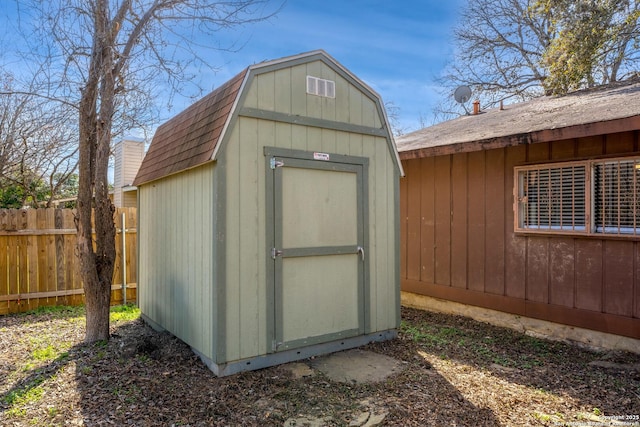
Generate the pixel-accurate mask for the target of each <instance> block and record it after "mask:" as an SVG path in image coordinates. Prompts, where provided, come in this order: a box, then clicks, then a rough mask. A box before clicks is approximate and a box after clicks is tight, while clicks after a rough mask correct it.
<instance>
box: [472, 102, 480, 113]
mask: <svg viewBox="0 0 640 427" xmlns="http://www.w3.org/2000/svg"><path fill="white" fill-rule="evenodd" d="M476 114H480V100H479V99H476V100H475V101H473V115H476Z"/></svg>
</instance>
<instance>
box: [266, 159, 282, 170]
mask: <svg viewBox="0 0 640 427" xmlns="http://www.w3.org/2000/svg"><path fill="white" fill-rule="evenodd" d="M269 164H270V166H271V169H275V168H281V167H282V166H284V162H283V161H281V160H276V158H275V157H272V158H271V161H270V163H269Z"/></svg>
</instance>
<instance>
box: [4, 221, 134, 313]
mask: <svg viewBox="0 0 640 427" xmlns="http://www.w3.org/2000/svg"><path fill="white" fill-rule="evenodd" d="M74 213H75V211H74V210H72V209H53V208H51V209H0V315H2V314H7V313H18V312H24V311H29V310H33V309H35V308H38V307H40V306H47V305H63V304H64V305H80V304H83V303H84V290H83V288H82V281H81V279H80V274H79V268H78V267H79V265H78V263H79V260H78V258H77V256H76V236H75V233H76V229H75V225H74ZM123 214H124V219H125V233H124V234H125V236H126V238H125V245H124V246H125V251H124V252H125V257H124V258H125V263H124V265H123V262H122V258H123V256H122V252H123V251H122V249H123V245H122V235H123V233H122V219H123ZM114 219H115V221H116V228H117V230H118V233H117V236H116V251H117V254H116V265H115V271H114V274H113V286H112V292H111V303H112V304H119V303H122V302H123V301H124V298H123V292H122V283H123V266H124V267H125V274H126V281H125V282H126V295H125V296H126V300H127V302H132V301H135V299H136V270H137V265H136V263H137V240H138V239H137V215H136V208H122V209H117V210H116V213H115V215H114Z"/></svg>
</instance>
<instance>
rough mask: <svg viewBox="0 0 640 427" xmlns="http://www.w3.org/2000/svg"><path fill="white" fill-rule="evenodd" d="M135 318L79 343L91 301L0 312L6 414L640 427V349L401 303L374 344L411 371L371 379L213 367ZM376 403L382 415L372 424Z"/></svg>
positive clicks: (252, 422) (147, 422)
mask: <svg viewBox="0 0 640 427" xmlns="http://www.w3.org/2000/svg"><path fill="white" fill-rule="evenodd" d="M125 311H126V310H125ZM131 317H135V313H134V314H133V316H130V317H127V316H124V317H122V318H120V320H113V321H112V338H111V340H110V341H109V342H108V343H99V344H93V345H85V344H83V343H82V340H83V335H84V315H83V312H82V309H78V308H73V309H71V308H64V309H60V308H59V309H55V310H44V311H42V312H40V313H34V314H27V315H12V316H4V317H0V411H1V412H0V425H2V426H33V425H37V426H49V425H51V426H59V425H60V426H63V425H72V426H73V425H77V426H80V425H86V426H103V425H105V426H106V425H109V426H111V425H116V426H276V425H277V426H282V425H289V426H292V425H297V426H301V425H305V423H306V421H305V420H316V421H317V420H321V421H320V422H319V424H318V425H327V426H349V425H351V426H362V425H368V426H371V425H389V426H538V425H540V426H606V425H640V355H636V354H629V353H619V352H596V351H593V350H589V349H585V348H581V347H578V346H576V345H570V344H566V343H559V342H552V341H545V340H541V339H537V338H532V337H529V336H525V335H522V334H520V333H518V332H514V331H511V330H508V329H502V328H497V327H493V326H490V325H487V324H483V323H479V322H475V321H473V320H469V319H466V318H462V317H456V316H449V315H442V314H436V313H431V312H426V311H419V310H412V309H403V312H402V318H403V321H402V327H401V329H400V331H399V337H398V339H396V340H393V341H390V342H385V343H377V344H370V345H368V346H366V347H365V348H366V350H368V351H372V352H376V353H381V354H384V355H387V356H391V357H393V358H396V359H398V360H400V361H401V365H402V369H400V370H399V371H398V372H397V373H395V374H394V375H392V376H390V377H389V378H388V379H387V380H385V381H383V382H379V383H371V384H348V383H347V384H345V383H339V382H332V381H331V380H329V379H328V378H327V377H326V376H324V374H322V373H321V372H319V371H317V370H315V369H309V370H307V371H306V372H307V373H306V374H305V375H295V373H294V370H292V369H289V367H290V366H287V365H284V366H278V367H273V368H268V369H263V370H259V371H255V372H245V373H241V374H238V375H235V376H231V377H227V378H216V377H215V376H214V375H213V374H212V373H211V372H210V371H209V370H208V369H207V368H206V367H205V365H204V364H203V363H202V362H201V361H200V360H199V359H198V358H197V357H196V356H194V354H193V353H192V352H191V350H190V349H189V347H187V346H186V345H185V344H184V343H182V342H181V341H179V340H177V339H175V338H174V337H172V336H171V335H169V334H167V333H157V332H155V331H153V330H152V329H151V328H149V327H148V326H147V325H145V324H144V323H143V322H142V321H141V320H140V319H131ZM311 362H312V361H309V360H307V361H303V363H305V364H306V365H309V366H310V365H311ZM297 366H298V367H300V364H297ZM367 411H368V413H371V414H374V413H375V414H378V415H380V416H379V417H378V418H377V419H376V420H375V422H373V418H371V417H369V421H368V422H369V424H366V422H367V421H366V419H367V417H366V416H365V417H364V418H363V417H362V414H363V413H365V414H366V413H367ZM307 425H310V424H307Z"/></svg>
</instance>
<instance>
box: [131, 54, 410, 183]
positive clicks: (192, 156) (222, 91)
mask: <svg viewBox="0 0 640 427" xmlns="http://www.w3.org/2000/svg"><path fill="white" fill-rule="evenodd" d="M312 60H321V61H323V62H325V63H326V64H327V65H329V66H331V67H333V68H334V70H336V71H337V72H339V73H340V74H342V75H343V77H345V78H347V79H348V80H349V81H351V82H352V83H353V84H355V85H357V86H360V88H361V89H362V90H364V91H366V92H368V93H369V95H368V96H370V97H372V99H373V98H375V100H376V102H377V104H378V107H379V108H380V111H381V114H382V115H384V121H385V123H388V120H387V117H386V112H385V111H384V107H383V104H382V99H381V98H380V96H379V95H378V94H377V93H376V92H375V91H374V90H373V89H371V88H370V87H369V86H367V85H366V84H365V83H364V82H362V81H361V80H360V79H358V78H357V77H356V76H354V75H353V74H351V72H349V71H348V70H347V69H346V68H344V67H343V66H341V65H340V64H339V63H338V62H337V61H335V60H334V59H333V58H331V57H330V56H329V55H328V54H327V53H326V52H324V51H322V50H316V51H312V52H307V53H302V54H299V55H294V56H290V57H286V58H281V59H277V60H273V61H265V62H261V63H259V64H254V65H251V66H250V67H247V68H245V69H244V70H243V71H242V72H241V73H240V74H238V75H237V76H235V77H234V78H232V79H231V80H229V81H228V82H226V83H225V84H223V85H222V86H220V87H219V88H218V89H216V90H214V91H213V92H211V93H210V94H209V95H207V96H205V97H204V98H202V99H201V100H199V101H198V102H196V103H195V104H193V105H191V106H190V107H188V108H187V109H186V110H184V111H183V112H181V113H180V114H178V115H177V116H175V117H174V118H172V119H170V120H169V121H167V122H166V123H164V124H163V125H162V126H160V127H159V128H158V129H157V131H156V133H155V135H154V137H153V140H152V141H151V144H150V146H149V150H148V151H147V154H146V155H145V157H144V160H143V161H142V165H141V166H140V169H139V171H138V175H137V176H136V179H135V180H134V181H133V184H132V185H134V186H138V185H141V184H144V183H147V182H150V181H153V180H156V179H159V178H163V177H165V176H168V175H171V174H174V173H177V172H181V171H184V170H187V169H191V168H194V167H196V166H200V165H202V164H204V163H206V162H209V161H212V160H215V158H216V153H217V152H218V149H219V147H220V144H221V142H222V140H223V139H224V138H225V136H224V134H225V130H226V129H227V127H228V126H229V123H230V122H231V120H232V117H233V115H234V110H235V109H236V105H237V104H238V102H241V99H242V96H243V95H242V92H243V88H244V87H245V85H247V81H248V80H249V79H250V78H251V76H252V75H253V73H254V70H259V71H255V72H268V71H269V70H274V69H278V68H280V67H284V66H288V65H293V64H296V63H299V62H308V61H312ZM386 131H387V133H388V144H389V150H390V151H391V152H392V154H393V155H394V156H395V161H396V164H397V166H398V169H399V171H400V174H401V175H403V174H404V173H403V171H402V165H401V163H400V158H399V156H398V152H397V150H396V147H395V144H394V142H393V136H392V135H391V132H390V131H389V130H388V129H386Z"/></svg>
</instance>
